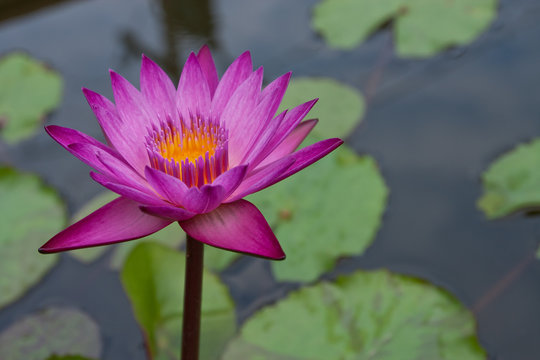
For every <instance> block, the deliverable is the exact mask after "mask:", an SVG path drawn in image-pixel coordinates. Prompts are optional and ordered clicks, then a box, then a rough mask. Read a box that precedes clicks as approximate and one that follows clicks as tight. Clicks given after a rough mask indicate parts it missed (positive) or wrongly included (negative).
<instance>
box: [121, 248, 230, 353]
mask: <svg viewBox="0 0 540 360" xmlns="http://www.w3.org/2000/svg"><path fill="white" fill-rule="evenodd" d="M184 270H185V255H184V254H183V253H181V252H178V251H175V250H173V249H171V248H169V247H167V246H164V245H161V244H158V243H152V242H142V243H140V244H139V245H137V246H136V247H135V248H134V249H133V250H132V251H131V253H130V254H129V255H128V257H127V259H126V262H125V264H124V268H123V269H122V273H121V277H122V283H123V285H124V288H125V290H126V292H127V294H128V297H129V299H130V301H131V303H132V306H133V311H134V313H135V317H136V319H137V321H138V322H139V324H140V325H141V327H142V329H143V331H144V333H145V335H146V339H147V341H148V346H149V348H150V351H151V353H152V355H153V357H154V358H155V359H178V358H179V349H180V342H181V335H182V310H183V309H182V304H183V300H182V299H183V296H184V294H183V291H184ZM203 276H204V280H203V303H202V309H201V345H200V358H201V359H202V360H209V359H218V358H219V356H220V354H221V353H222V352H223V349H224V347H225V344H226V343H227V342H228V340H229V339H230V338H231V337H232V336H233V335H234V333H235V331H236V317H235V310H234V303H233V301H232V299H231V297H230V295H229V292H228V290H227V288H226V287H225V285H224V284H223V283H221V281H220V280H219V278H218V277H217V276H215V275H213V274H212V273H210V272H208V271H205V272H204V274H203Z"/></svg>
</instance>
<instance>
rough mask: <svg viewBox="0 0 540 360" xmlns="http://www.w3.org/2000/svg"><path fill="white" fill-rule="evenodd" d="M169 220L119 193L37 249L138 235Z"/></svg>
mask: <svg viewBox="0 0 540 360" xmlns="http://www.w3.org/2000/svg"><path fill="white" fill-rule="evenodd" d="M170 223H171V220H164V219H162V218H159V217H155V216H150V215H147V214H145V213H143V212H142V211H140V209H139V205H138V204H137V203H136V202H134V201H132V200H129V199H126V198H123V197H119V198H118V199H116V200H113V201H111V202H110V203H108V204H107V205H105V206H103V207H102V208H100V209H98V210H96V211H95V212H93V213H92V214H90V215H88V216H87V217H85V218H84V219H82V220H80V221H79V222H77V223H75V224H73V225H71V226H70V227H68V228H67V229H65V230H64V231H62V232H60V233H58V234H57V235H55V236H54V237H53V238H52V239H50V240H49V241H48V242H47V243H46V244H45V245H43V246H42V247H41V248H40V249H39V251H40V252H41V253H54V252H59V251H65V250H72V249H79V248H85V247H90V246H98V245H106V244H113V243H117V242H121V241H126V240H132V239H138V238H141V237H144V236H147V235H150V234H152V233H155V232H156V231H158V230H161V229H162V228H164V227H165V226H167V225H169V224H170Z"/></svg>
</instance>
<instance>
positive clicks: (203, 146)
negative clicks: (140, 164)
mask: <svg viewBox="0 0 540 360" xmlns="http://www.w3.org/2000/svg"><path fill="white" fill-rule="evenodd" d="M198 125H202V126H198ZM162 130H163V133H162V134H159V135H158V136H157V137H156V138H155V139H154V141H155V142H156V145H157V148H158V149H159V152H160V154H161V156H163V157H164V158H165V159H168V160H174V161H176V162H178V163H180V162H182V161H185V160H186V159H187V160H188V161H189V162H192V163H194V162H195V161H196V160H197V159H198V158H199V157H201V156H202V157H203V159H204V158H205V157H206V153H207V152H208V157H212V156H214V154H215V152H216V147H217V145H218V144H217V140H218V139H217V135H218V134H217V133H218V130H219V129H218V127H217V126H215V125H213V124H210V125H208V124H204V125H203V124H197V123H196V122H192V124H191V127H190V128H188V127H186V126H182V128H181V129H179V130H180V131H178V130H177V129H176V128H171V127H167V128H165V129H162Z"/></svg>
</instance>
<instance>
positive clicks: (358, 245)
mask: <svg viewBox="0 0 540 360" xmlns="http://www.w3.org/2000/svg"><path fill="white" fill-rule="evenodd" d="M387 197H388V189H387V187H386V185H385V184H384V180H383V179H382V177H381V174H380V173H379V170H378V168H377V165H376V163H375V160H373V158H371V157H369V156H358V155H356V154H355V153H354V152H353V151H351V150H350V149H348V148H347V147H346V146H345V145H342V146H341V147H340V148H338V149H337V150H335V151H334V152H333V153H332V154H330V155H329V156H327V157H325V158H324V159H322V160H321V161H319V162H318V163H316V164H314V165H312V166H310V167H309V168H307V169H304V170H302V171H301V172H299V173H297V174H295V175H294V176H293V177H291V178H289V179H287V180H284V181H282V182H280V183H278V184H276V185H274V186H272V188H270V189H266V190H264V191H262V192H259V193H256V194H253V195H251V196H250V197H248V200H250V201H252V202H253V203H254V204H255V205H257V207H259V209H260V210H261V212H262V213H263V214H264V216H265V218H266V219H267V220H268V222H269V224H270V225H271V226H272V228H273V229H274V232H275V234H276V236H277V238H278V240H279V241H280V244H281V246H282V247H283V250H284V251H285V254H287V259H286V260H285V261H280V262H272V269H273V271H274V274H275V276H276V278H277V279H278V280H281V281H283V280H286V281H312V280H315V279H317V278H318V277H319V276H320V275H321V274H323V273H325V272H327V271H328V270H330V269H332V268H333V267H334V265H335V263H336V261H337V260H338V258H340V257H343V256H354V255H360V254H362V253H363V252H364V250H365V249H366V248H367V247H368V246H369V245H370V244H371V242H372V240H373V239H374V237H375V234H376V233H377V230H378V229H379V226H380V224H381V218H382V214H383V212H384V209H385V207H386V200H387Z"/></svg>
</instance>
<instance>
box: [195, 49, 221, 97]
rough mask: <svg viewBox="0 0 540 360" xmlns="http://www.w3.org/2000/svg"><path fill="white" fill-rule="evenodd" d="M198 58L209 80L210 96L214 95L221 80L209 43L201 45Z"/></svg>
mask: <svg viewBox="0 0 540 360" xmlns="http://www.w3.org/2000/svg"><path fill="white" fill-rule="evenodd" d="M197 59H198V60H199V64H201V69H202V71H203V73H204V76H205V77H206V81H207V82H208V89H209V90H210V97H213V96H214V93H215V92H216V88H217V86H218V83H219V80H218V74H217V70H216V65H215V64H214V59H212V54H211V53H210V49H209V48H208V46H207V45H203V46H202V47H201V49H200V50H199V53H198V54H197Z"/></svg>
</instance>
